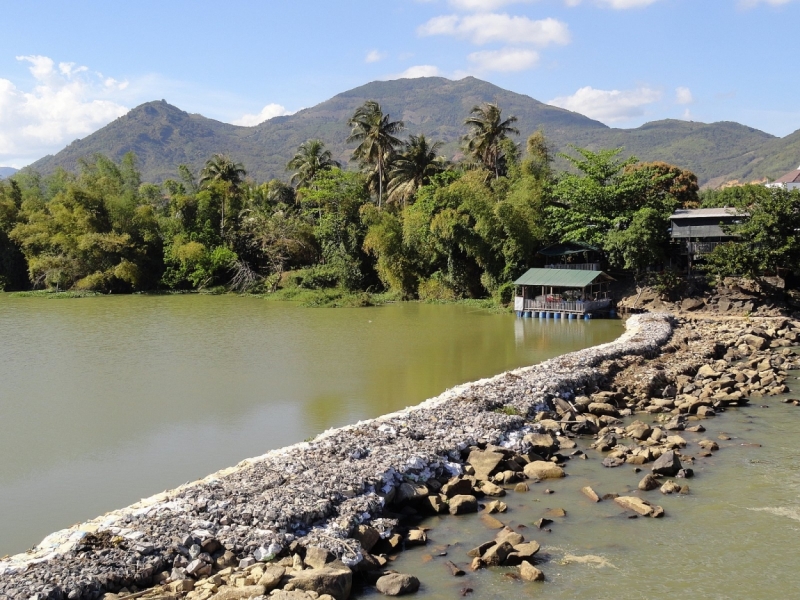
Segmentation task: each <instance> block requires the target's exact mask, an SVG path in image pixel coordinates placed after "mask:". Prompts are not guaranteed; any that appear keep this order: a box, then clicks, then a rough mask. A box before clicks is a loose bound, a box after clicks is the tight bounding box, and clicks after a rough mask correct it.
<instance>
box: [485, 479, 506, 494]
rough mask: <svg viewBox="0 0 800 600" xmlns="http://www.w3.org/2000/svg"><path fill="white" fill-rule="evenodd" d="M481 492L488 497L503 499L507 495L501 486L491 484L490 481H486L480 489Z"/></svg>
mask: <svg viewBox="0 0 800 600" xmlns="http://www.w3.org/2000/svg"><path fill="white" fill-rule="evenodd" d="M480 490H481V491H482V492H483V493H484V494H486V495H487V496H495V497H502V496H505V495H506V491H505V490H504V489H503V488H501V487H500V486H499V485H495V484H494V483H491V482H490V481H484V482H483V484H482V485H481V487H480Z"/></svg>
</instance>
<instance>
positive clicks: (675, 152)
mask: <svg viewBox="0 0 800 600" xmlns="http://www.w3.org/2000/svg"><path fill="white" fill-rule="evenodd" d="M370 99H371V100H376V101H378V102H379V103H380V104H381V106H382V107H383V109H384V110H385V111H386V112H387V113H388V114H389V115H391V117H392V118H394V119H400V120H403V121H404V122H405V124H406V133H407V134H418V133H423V132H424V133H425V134H426V135H427V136H428V137H429V138H430V139H433V140H441V141H442V142H444V146H443V147H442V152H443V153H444V154H445V155H446V156H447V157H448V158H450V159H453V158H458V157H459V154H460V147H459V139H460V138H461V136H463V134H464V128H463V121H464V117H465V115H466V114H467V112H468V111H469V109H470V108H471V107H472V106H474V105H476V104H479V103H481V102H496V103H497V104H498V105H499V106H502V107H503V110H504V112H505V113H506V114H510V115H515V116H516V117H517V118H518V121H517V128H518V129H519V130H520V134H521V135H520V136H519V137H516V138H515V139H516V141H518V142H524V140H525V139H526V137H527V136H528V135H530V134H531V133H533V132H535V131H536V130H538V129H542V130H543V131H544V132H545V134H546V135H547V137H548V139H549V140H550V143H551V144H552V146H553V149H554V150H556V151H564V150H567V149H568V146H569V144H575V145H578V146H580V147H585V148H590V149H601V148H614V147H622V148H624V151H623V156H630V155H635V156H636V157H637V158H639V159H640V160H645V161H653V160H663V161H666V162H669V163H672V164H675V165H678V166H680V167H682V168H686V169H689V170H691V171H693V172H694V173H696V174H697V176H698V179H699V181H700V183H701V184H704V183H707V182H709V181H712V180H713V181H715V182H722V181H724V180H726V179H730V178H734V177H737V178H745V177H746V178H750V179H752V178H755V177H763V176H768V177H777V176H779V175H780V174H781V173H783V172H785V171H786V170H788V168H790V167H789V166H787V165H791V166H795V167H796V166H797V164H800V161H798V158H797V155H796V154H794V151H795V150H797V151H800V134H793V135H792V136H788V137H787V138H783V139H779V138H775V137H774V136H771V135H769V134H767V133H764V132H763V131H759V130H757V129H753V128H751V127H746V126H744V125H740V124H738V123H730V122H721V123H712V124H704V123H692V122H686V121H678V120H665V121H657V122H653V123H647V124H645V125H643V126H641V127H638V128H636V129H614V128H609V127H607V126H606V125H603V124H602V123H600V122H598V121H594V120H592V119H589V118H587V117H585V116H583V115H580V114H577V113H574V112H570V111H567V110H563V109H560V108H556V107H553V106H549V105H547V104H544V103H542V102H539V101H538V100H535V99H533V98H531V97H529V96H525V95H522V94H517V93H514V92H511V91H508V90H504V89H502V88H499V87H497V86H495V85H492V84H490V83H487V82H485V81H481V80H479V79H475V78H474V77H467V78H465V79H461V80H459V81H450V80H448V79H444V78H441V77H423V78H418V79H399V80H394V81H376V82H372V83H369V84H366V85H364V86H361V87H358V88H355V89H353V90H350V91H347V92H343V93H341V94H338V95H336V96H334V97H333V98H331V99H330V100H327V101H325V102H323V103H321V104H318V105H317V106H314V107H312V108H308V109H304V110H301V111H299V112H298V113H296V114H294V115H291V116H286V117H276V118H274V119H270V120H269V121H266V122H264V123H262V124H260V125H258V126H255V127H238V126H235V125H229V124H227V123H221V122H219V121H214V120H212V119H207V118H205V117H203V116H201V115H193V114H189V113H186V112H184V111H182V110H180V109H178V108H176V107H174V106H171V105H170V104H168V103H166V102H164V101H160V102H149V103H147V104H143V105H141V106H138V107H136V108H135V109H133V110H131V111H130V112H129V113H128V114H127V115H125V116H123V117H120V118H119V119H117V120H115V121H114V122H113V123H111V124H109V125H107V126H106V127H104V128H102V129H101V130H99V131H97V132H95V133H93V134H92V135H89V136H87V137H86V138H84V139H82V140H76V141H75V142H73V143H72V144H70V145H69V146H67V147H66V148H65V149H64V150H62V151H61V152H59V153H58V154H56V155H55V156H48V157H45V158H43V159H41V160H39V161H37V162H36V163H34V164H33V165H32V167H33V168H34V169H36V170H39V171H41V172H42V173H43V174H47V173H51V172H53V171H54V170H55V168H56V167H59V166H61V167H64V168H65V169H67V170H69V171H73V172H75V171H76V170H77V165H78V160H79V159H81V158H90V157H91V156H92V155H94V154H96V153H100V154H104V155H106V156H108V157H109V158H112V159H114V160H121V158H122V157H123V156H124V155H125V154H126V153H127V152H134V153H135V154H136V155H137V157H138V159H139V164H140V167H141V169H142V176H143V178H144V180H146V181H153V182H160V181H163V180H164V179H167V178H169V177H175V176H176V175H177V167H178V165H179V164H186V165H188V166H190V167H191V168H193V169H200V168H201V167H202V166H203V164H204V162H205V161H206V160H207V159H208V157H209V156H211V155H212V154H214V153H225V154H229V155H230V156H232V157H233V158H234V159H235V160H237V161H239V162H241V163H242V164H243V165H244V166H245V168H246V169H247V171H248V173H250V175H251V176H252V177H253V178H255V179H257V180H261V181H265V180H268V179H272V178H275V177H284V176H285V166H286V163H287V161H288V160H289V159H290V158H291V156H292V155H293V153H294V151H295V149H296V148H297V146H298V145H299V144H301V143H302V142H304V141H306V140H308V139H312V138H318V139H321V140H323V141H324V142H325V144H326V146H327V147H328V148H329V149H330V150H331V152H332V154H333V157H334V158H336V159H338V160H340V161H341V162H343V163H346V162H347V159H348V157H349V153H350V150H351V149H352V145H351V146H348V145H347V144H346V143H345V139H346V138H347V134H348V132H349V130H348V127H347V125H346V121H347V118H348V117H349V116H350V115H351V114H352V112H353V111H354V110H355V109H356V107H358V106H359V105H361V104H363V102H364V101H365V100H370ZM795 163H797V164H795ZM556 164H557V165H558V166H561V167H565V166H567V164H566V162H560V163H559V162H557V163H556Z"/></svg>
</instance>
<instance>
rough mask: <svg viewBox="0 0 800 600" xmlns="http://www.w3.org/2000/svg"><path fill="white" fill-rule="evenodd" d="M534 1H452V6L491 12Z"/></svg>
mask: <svg viewBox="0 0 800 600" xmlns="http://www.w3.org/2000/svg"><path fill="white" fill-rule="evenodd" d="M530 2H532V0H450V6H452V7H453V8H457V9H460V10H468V11H474V12H489V11H492V10H497V9H498V8H502V7H503V6H507V5H509V4H529V3H530Z"/></svg>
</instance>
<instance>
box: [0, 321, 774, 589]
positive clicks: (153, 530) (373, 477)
mask: <svg viewBox="0 0 800 600" xmlns="http://www.w3.org/2000/svg"><path fill="white" fill-rule="evenodd" d="M783 321H787V322H788V319H783ZM676 332H681V336H682V335H683V333H685V331H684V330H682V329H681V328H680V327H678V325H677V324H676V323H675V321H674V319H673V318H672V317H671V316H668V315H652V314H651V315H636V316H633V317H631V318H630V319H629V321H628V323H627V330H626V332H625V333H624V334H623V335H622V336H620V338H618V339H617V340H615V341H613V342H610V343H607V344H603V345H600V346H595V347H592V348H587V349H584V350H580V351H577V352H573V353H569V354H566V355H562V356H559V357H556V358H553V359H550V360H548V361H545V362H544V363H540V364H538V365H534V366H530V367H523V368H521V369H516V370H514V371H510V372H506V373H503V374H500V375H497V376H495V377H492V378H489V379H484V380H481V381H478V382H473V383H468V384H464V385H461V386H458V387H456V388H453V389H451V390H448V391H446V392H445V393H443V394H441V395H440V396H437V397H435V398H432V399H429V400H427V401H425V402H423V403H422V404H420V405H418V406H415V407H411V408H407V409H405V410H403V411H398V412H396V413H391V414H389V415H384V416H382V417H378V418H376V419H371V420H367V421H361V422H359V423H356V424H354V425H350V426H346V427H343V428H339V429H333V430H329V431H327V432H324V433H323V434H320V436H318V437H317V438H315V439H314V440H313V441H311V442H302V443H300V444H295V445H293V446H289V447H286V448H282V449H279V450H275V451H272V452H269V453H267V454H265V455H262V456H259V457H255V458H251V459H246V460H245V461H242V462H240V463H239V464H238V465H236V466H234V467H229V468H227V469H224V470H222V471H219V472H217V473H214V474H212V475H209V476H207V477H205V478H203V479H202V480H198V481H196V482H193V483H190V484H187V485H184V486H181V487H179V488H176V489H174V490H170V491H168V492H162V493H161V494H157V495H155V496H152V497H150V498H147V499H144V500H142V501H140V502H138V503H136V504H134V505H131V506H130V507H127V508H125V509H121V510H118V511H113V512H111V513H108V514H106V515H104V516H103V517H99V518H97V519H93V520H91V521H89V522H87V523H83V524H81V525H79V526H75V527H73V528H70V529H68V530H62V531H61V532H56V533H54V534H51V535H50V536H48V537H47V538H45V540H44V541H43V542H42V544H40V546H39V547H38V550H37V552H35V553H34V554H28V553H26V554H21V555H16V556H15V557H11V558H10V559H7V560H5V561H0V576H2V577H3V580H5V581H0V584H4V585H0V597H2V596H3V594H5V595H6V596H7V597H9V598H21V597H30V596H31V595H32V594H34V593H39V594H43V595H40V598H45V597H47V598H62V597H63V598H66V597H69V598H79V597H86V598H94V597H98V598H99V597H100V596H101V595H102V593H104V592H111V593H114V592H117V591H119V590H120V589H123V588H125V589H127V588H129V587H130V586H132V585H136V586H138V587H142V586H148V585H152V584H153V583H154V582H155V580H156V579H158V574H159V573H161V572H162V568H163V569H165V570H166V571H169V567H168V566H167V562H168V561H166V560H165V557H168V556H172V555H174V554H175V546H176V543H177V542H176V541H175V539H174V538H176V537H186V536H187V535H189V538H192V536H194V539H195V541H198V542H201V543H205V542H206V541H208V540H214V542H215V543H216V544H218V545H220V546H221V547H223V548H225V549H227V550H228V552H230V553H231V554H232V555H235V556H231V557H229V559H228V562H229V563H230V566H229V567H223V568H222V569H218V570H219V571H220V572H222V571H224V569H225V568H234V567H235V565H239V567H238V568H242V569H245V568H248V567H252V566H253V564H254V563H256V561H263V560H264V559H265V558H272V557H273V556H275V557H277V556H279V555H283V554H285V552H286V551H287V550H288V551H289V552H290V554H292V553H295V554H296V552H293V550H294V551H297V550H299V549H300V548H301V547H302V548H304V549H308V548H312V547H314V548H322V549H324V550H325V551H326V552H330V555H331V558H332V557H333V556H335V557H336V558H337V560H336V563H337V564H338V565H340V566H341V567H342V568H345V569H352V568H356V567H357V566H359V565H360V563H363V562H364V561H365V559H366V557H368V556H372V555H370V554H369V553H368V550H364V546H365V544H363V543H360V544H353V538H352V537H351V536H353V534H354V533H355V532H357V531H359V530H360V529H361V528H364V527H367V528H369V529H374V530H375V531H377V532H378V533H379V535H380V537H381V538H382V539H388V538H392V537H394V536H395V535H396V533H394V531H395V530H396V528H397V525H398V523H397V520H396V519H386V518H383V516H382V515H383V512H384V508H385V506H386V505H388V504H390V503H391V501H392V498H391V496H394V495H397V494H398V493H402V490H403V489H405V488H403V485H407V484H409V483H416V484H420V485H422V484H425V483H426V482H430V483H431V485H433V482H434V481H435V480H437V479H443V480H445V481H447V479H449V478H451V477H462V478H463V477H465V476H468V475H469V470H470V469H472V467H471V466H470V465H469V459H468V457H467V456H464V454H465V452H466V451H468V450H470V449H475V448H480V447H483V448H485V447H486V446H487V445H497V446H499V447H501V448H505V449H506V451H508V452H522V451H523V449H524V446H525V441H524V437H525V435H527V434H529V433H539V434H546V433H549V432H550V429H552V426H551V424H550V421H552V419H551V420H550V421H548V422H545V421H547V419H545V420H542V419H539V420H538V422H534V423H531V422H526V420H525V419H523V418H522V416H520V415H525V416H528V417H531V416H533V415H535V414H539V416H540V417H541V416H543V414H541V413H542V411H546V410H548V409H549V410H550V411H552V409H553V405H552V399H553V398H555V397H561V398H562V399H568V400H570V401H577V400H576V399H577V398H578V397H579V396H580V397H582V398H585V397H588V396H584V395H583V392H587V393H591V391H592V390H595V389H601V388H602V387H603V384H607V383H608V379H609V378H611V379H613V378H614V377H618V376H619V374H620V373H624V372H625V371H626V369H627V368H628V367H630V366H636V369H634V370H635V371H636V378H637V381H635V382H632V383H631V386H632V388H636V390H634V389H632V390H631V393H634V391H635V393H637V394H639V393H640V392H641V391H642V390H644V391H645V392H648V393H649V392H650V391H651V389H652V388H653V386H654V385H657V384H658V385H660V383H659V382H663V380H664V379H665V377H666V379H669V378H673V379H674V378H675V377H677V376H679V374H680V372H681V371H683V370H686V369H687V368H691V365H690V364H689V363H693V364H694V365H695V366H696V364H697V363H698V362H704V361H707V360H708V359H709V358H710V357H712V356H713V355H714V353H715V352H716V351H717V349H716V346H717V342H716V341H715V340H708V339H705V340H702V339H701V341H700V342H698V343H699V347H697V348H695V349H693V350H692V351H690V352H688V354H687V355H686V356H683V362H680V361H677V362H676V361H674V360H672V361H667V363H668V364H667V366H666V368H665V365H664V364H653V365H649V366H646V365H645V364H642V363H643V362H644V360H645V358H650V359H654V358H660V357H665V356H666V357H672V355H674V354H675V353H679V352H681V351H682V350H683V347H684V346H687V344H688V342H689V339H688V337H687V338H686V339H675V335H674V334H675V333H676ZM728 337H730V336H728ZM668 342H669V343H668ZM720 343H723V342H722V341H720ZM730 347H731V346H730V345H729V346H728V348H730ZM652 362H653V363H656V362H658V361H656V360H654V361H652ZM628 370H630V369H628ZM617 412H619V411H617ZM629 412H631V411H629ZM606 416H608V417H609V418H610V419H612V420H613V419H614V418H615V417H613V416H612V415H606ZM617 416H619V414H618V415H617ZM603 418H605V416H603ZM552 422H553V423H555V421H552ZM431 423H435V425H431ZM608 426H609V425H606V428H608ZM557 428H558V425H557V424H556V429H557ZM601 437H602V436H601ZM623 462H624V461H623ZM642 462H645V461H642ZM465 473H466V475H465ZM434 487H435V486H434ZM406 491H407V490H406ZM242 498H243V499H244V502H237V503H235V504H236V506H235V507H232V506H231V500H232V499H242ZM298 500H300V501H299V502H298ZM240 505H243V506H240ZM287 507H288V508H287ZM248 509H249V510H248ZM203 517H206V518H203ZM226 521H227V522H226ZM245 521H247V523H246V524H245ZM104 532H106V533H105V535H106V537H108V536H112V537H113V538H117V542H116V546H114V545H113V544H102V543H101V542H102V540H100V538H101V537H103V536H102V535H101V534H103V533H104ZM95 540H99V541H98V542H97V543H96V544H95V545H97V544H99V545H100V546H102V550H103V551H104V552H105V555H104V557H109V556H110V558H111V559H112V560H110V561H109V560H106V561H103V560H97V561H95V562H94V563H92V561H91V560H89V561H86V560H85V559H86V558H91V554H90V552H88V551H86V550H85V549H83V548H85V546H86V545H87V541H92V542H94V541H95ZM106 541H108V540H106ZM362 542H363V540H362ZM177 545H178V546H180V545H181V544H177ZM212 545H213V544H212ZM123 546H125V548H122V547H123ZM82 549H83V550H82ZM370 549H371V547H370ZM171 550H172V551H173V552H172V553H170V551H171ZM76 551H80V552H81V553H82V559H83V560H82V561H81V562H83V563H84V566H83V568H80V569H75V568H74V567H72V564H71V563H74V559H75V555H76ZM219 551H220V548H217V553H219ZM131 558H133V559H134V560H133V563H134V564H135V565H136V567H135V568H133V569H132V568H129V567H127V566H126V567H122V568H119V567H118V568H117V570H116V572H115V571H114V567H112V566H111V565H109V563H114V564H123V565H127V564H129V563H130V562H131V561H130V560H129V559H131ZM209 558H211V556H209ZM215 560H217V561H218V560H219V557H217V559H215ZM285 560H286V559H284V561H285ZM240 561H243V562H244V563H248V564H245V565H244V566H242V563H241V562H240ZM250 561H252V562H250ZM179 562H180V561H179ZM215 564H216V565H217V566H222V563H219V562H215ZM322 564H323V565H325V564H326V562H324V561H323V563H322ZM199 566H200V567H201V570H202V571H203V573H202V574H203V575H210V574H211V571H212V567H211V566H209V568H208V573H205V565H203V564H200V565H199ZM56 569H58V572H60V573H64V574H65V575H66V577H64V578H63V579H62V580H60V581H59V582H58V583H59V584H58V585H52V584H53V583H54V582H52V578H50V579H49V582H48V583H44V582H45V580H48V578H47V577H46V575H47V573H48V572H50V573H52V572H54V571H55V570H56ZM23 571H24V573H23ZM184 573H185V572H184ZM172 574H173V575H174V574H175V573H174V572H173V573H172ZM197 574H198V573H195V575H197ZM37 575H39V576H40V577H37ZM112 575H113V577H112ZM41 576H45V577H41ZM37 579H40V580H41V581H42V583H43V584H44V585H43V586H41V588H40V589H36V585H37V584H36V581H37ZM101 579H102V580H103V581H102V582H101V581H100V580H101ZM187 579H191V580H192V581H194V580H195V579H198V577H190V578H187ZM161 580H162V581H165V580H164V578H163V577H162V578H161ZM178 581H186V580H178ZM167 583H169V582H168V581H167ZM12 584H13V585H14V586H15V587H14V588H12V589H11V590H9V587H10V585H12ZM170 585H171V586H173V587H181V586H175V582H174V581H173V583H171V584H170ZM289 585H290V587H291V584H289ZM23 587H24V590H23V589H22V588H23ZM191 587H193V585H192V586H191ZM3 588H5V589H3ZM114 588H116V589H114ZM184 591H186V590H184ZM9 592H11V593H9ZM26 594H28V595H26Z"/></svg>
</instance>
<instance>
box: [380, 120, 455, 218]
mask: <svg viewBox="0 0 800 600" xmlns="http://www.w3.org/2000/svg"><path fill="white" fill-rule="evenodd" d="M442 145H443V142H434V143H433V144H431V143H429V142H428V140H427V139H426V138H425V136H424V135H418V136H417V135H412V136H409V139H408V142H407V143H406V144H405V145H404V148H403V151H402V152H401V153H400V154H399V155H398V156H397V157H396V158H395V160H394V161H393V162H392V168H391V171H390V172H389V189H388V191H389V196H388V200H393V201H397V200H401V199H402V201H403V205H405V203H406V201H407V200H408V199H409V198H411V197H412V196H413V195H414V194H416V193H417V190H418V189H419V188H420V187H422V186H423V185H427V184H428V183H430V180H431V177H433V176H434V175H437V174H438V173H441V172H442V171H444V170H445V169H446V168H447V160H446V159H445V158H444V157H442V156H437V155H436V152H437V151H438V150H439V148H441V147H442Z"/></svg>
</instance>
